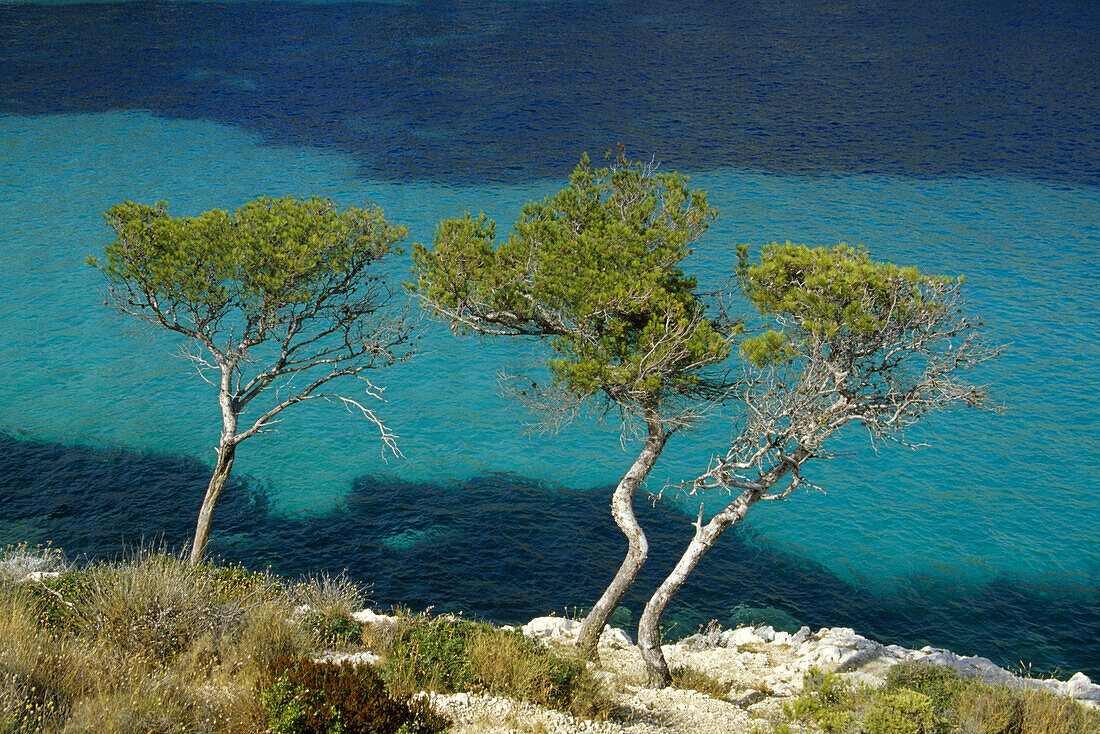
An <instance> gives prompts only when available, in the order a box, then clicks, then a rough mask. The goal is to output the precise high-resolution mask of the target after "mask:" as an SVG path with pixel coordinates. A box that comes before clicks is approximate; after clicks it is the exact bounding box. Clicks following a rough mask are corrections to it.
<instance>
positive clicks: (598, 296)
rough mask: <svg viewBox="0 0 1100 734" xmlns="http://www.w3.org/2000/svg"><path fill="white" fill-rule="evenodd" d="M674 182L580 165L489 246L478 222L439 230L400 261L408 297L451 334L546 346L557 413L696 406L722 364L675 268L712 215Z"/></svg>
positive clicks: (690, 287)
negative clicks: (409, 261) (581, 406)
mask: <svg viewBox="0 0 1100 734" xmlns="http://www.w3.org/2000/svg"><path fill="white" fill-rule="evenodd" d="M687 183H688V182H687V179H686V178H684V177H682V176H680V175H678V174H675V173H668V174H666V173H657V172H656V171H655V170H654V169H653V167H652V166H646V165H640V164H637V163H630V162H628V161H626V160H625V159H622V158H620V159H619V161H618V162H617V164H616V165H613V166H611V167H610V168H594V167H593V166H592V164H591V161H589V159H588V157H587V156H585V157H584V158H582V159H581V162H580V164H579V165H578V166H577V168H576V169H575V170H574V171H573V173H572V175H571V176H570V177H569V185H568V186H567V187H566V188H563V189H562V190H561V191H559V192H558V193H557V194H555V195H553V196H552V197H547V198H544V199H542V200H541V201H533V202H531V203H529V204H527V205H526V206H525V207H524V208H523V210H522V212H521V214H520V217H519V219H518V220H517V221H516V223H515V226H514V229H513V232H512V233H511V234H510V235H509V237H508V239H507V240H505V241H503V242H497V241H496V225H495V223H494V222H493V221H492V220H490V219H487V218H486V217H485V215H484V214H482V215H479V216H477V217H473V216H471V215H469V214H464V215H463V216H461V217H459V218H455V219H448V220H445V221H443V222H442V223H440V225H439V227H438V228H437V230H436V233H435V239H434V243H433V249H432V250H429V249H428V248H426V247H424V246H423V245H416V246H415V249H414V251H413V260H414V263H415V268H414V270H415V273H416V275H417V283H416V285H415V290H416V292H417V293H418V294H419V295H420V296H421V298H422V302H423V303H424V304H425V305H427V306H428V307H429V308H431V309H432V310H433V311H434V312H435V313H436V314H437V315H440V316H442V317H443V318H445V319H448V320H450V321H451V322H452V324H453V325H454V326H455V328H457V329H460V330H470V331H474V332H478V333H483V334H500V335H516V336H542V337H549V345H550V349H551V352H552V356H551V357H550V358H549V360H548V366H549V369H550V372H551V374H552V376H553V381H554V384H553V387H552V389H553V390H558V391H561V393H564V394H565V395H568V396H569V398H570V399H571V400H567V402H575V401H583V400H585V399H587V398H590V397H597V398H599V397H602V398H604V399H606V401H607V404H608V405H609V406H610V405H619V406H620V407H625V408H627V409H636V408H639V407H645V406H656V405H661V404H665V403H667V402H669V401H673V400H676V399H678V398H684V397H697V396H699V395H701V394H706V393H707V390H708V388H709V387H711V386H712V383H711V382H709V381H708V380H707V379H705V376H704V374H705V369H706V368H707V367H710V366H712V365H714V364H717V363H718V362H721V361H722V360H724V359H725V358H726V356H727V355H728V354H729V352H730V346H729V338H730V332H729V331H728V330H723V328H722V327H721V326H719V325H717V324H716V323H715V322H714V321H712V320H711V319H710V318H707V317H706V316H705V315H704V313H703V312H704V305H703V303H702V300H701V298H700V296H699V295H698V294H697V293H696V281H695V278H692V277H689V276H687V275H686V274H685V273H684V271H683V270H682V269H681V263H682V261H683V260H684V258H685V257H687V256H688V255H689V254H690V253H691V249H692V246H693V245H694V243H695V242H696V241H698V240H699V238H700V237H702V235H703V234H704V233H705V232H706V230H707V227H708V226H709V225H710V223H711V222H712V221H713V220H714V218H715V216H717V214H716V212H715V211H714V209H713V208H711V207H710V206H709V205H708V204H707V201H706V195H705V194H704V193H703V192H701V191H692V190H690V189H689V188H688V186H687ZM561 393H559V394H561ZM540 394H545V393H540Z"/></svg>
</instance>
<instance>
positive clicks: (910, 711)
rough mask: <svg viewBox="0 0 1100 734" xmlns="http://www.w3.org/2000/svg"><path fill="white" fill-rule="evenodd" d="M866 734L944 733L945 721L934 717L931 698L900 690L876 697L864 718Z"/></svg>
mask: <svg viewBox="0 0 1100 734" xmlns="http://www.w3.org/2000/svg"><path fill="white" fill-rule="evenodd" d="M864 727H865V729H866V730H867V734H941V733H942V734H946V733H947V731H948V730H949V729H948V727H947V724H946V722H944V721H943V720H942V719H940V718H939V717H937V716H936V713H935V708H934V706H933V704H932V699H931V698H929V697H928V696H926V695H924V694H923V693H917V692H916V691H912V690H907V689H903V690H900V691H896V692H893V693H886V692H884V693H881V694H879V695H877V696H875V697H874V698H873V699H872V701H871V705H870V707H869V709H868V711H867V715H866V718H865V719H864Z"/></svg>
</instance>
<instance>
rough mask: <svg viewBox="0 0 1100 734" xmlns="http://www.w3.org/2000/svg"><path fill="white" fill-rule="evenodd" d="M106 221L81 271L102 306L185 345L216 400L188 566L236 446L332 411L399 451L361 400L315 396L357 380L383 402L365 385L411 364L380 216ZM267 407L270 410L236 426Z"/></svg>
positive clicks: (305, 205) (392, 237)
mask: <svg viewBox="0 0 1100 734" xmlns="http://www.w3.org/2000/svg"><path fill="white" fill-rule="evenodd" d="M105 218H106V221H107V224H108V226H110V227H111V229H112V230H114V232H115V235H116V237H115V240H114V242H112V243H110V244H108V245H107V246H106V247H105V248H104V255H103V257H102V258H94V257H93V258H90V259H89V264H90V265H92V266H94V267H96V268H98V269H99V270H100V271H101V272H102V273H103V275H104V277H105V278H106V280H107V283H108V286H109V292H108V303H109V305H112V306H114V307H115V308H116V309H118V310H119V311H121V312H123V313H126V314H130V315H133V316H137V317H139V318H141V319H143V320H145V321H147V322H149V323H151V324H153V325H155V326H159V327H161V328H164V329H167V330H169V331H173V332H176V333H179V334H181V335H183V336H185V337H187V338H188V339H189V340H190V346H189V349H188V351H187V356H188V357H189V358H190V359H191V361H192V363H193V364H194V365H195V367H196V370H197V372H198V374H199V375H200V376H201V377H202V378H203V379H205V380H206V381H207V382H208V383H210V384H211V385H213V386H215V387H216V388H217V390H218V402H219V405H220V407H221V413H222V432H221V437H220V439H219V443H218V462H217V465H216V467H215V471H214V476H213V477H212V479H211V484H210V486H209V487H208V490H207V497H206V499H205V500H204V502H203V507H202V509H201V511H200V518H199V523H198V528H197V530H196V537H195V542H194V544H193V546H192V559H193V560H196V561H197V560H198V558H200V557H201V555H202V553H203V551H204V548H205V545H206V532H207V531H208V527H209V516H210V512H212V510H213V505H214V503H215V502H216V501H217V497H218V495H219V494H220V493H221V490H222V488H223V487H224V484H225V480H226V478H227V477H228V475H229V471H230V469H231V467H232V463H233V456H234V451H235V448H236V446H237V445H238V444H239V443H240V442H241V441H244V440H245V439H247V438H249V437H251V436H253V435H255V434H257V433H260V432H262V431H264V430H267V429H268V428H270V426H271V425H272V424H273V423H274V422H275V421H276V420H277V418H278V416H279V414H280V413H282V411H283V410H285V409H286V408H288V407H290V406H291V405H295V404H297V403H300V402H303V401H305V400H312V399H327V400H332V401H337V402H339V403H341V404H343V405H344V406H346V407H349V408H351V409H354V410H356V411H358V412H360V413H361V414H362V415H363V416H365V417H366V418H367V419H369V420H371V421H372V422H373V423H374V424H375V425H376V426H377V427H378V428H379V430H380V432H381V436H382V440H383V442H384V444H385V445H386V446H388V447H389V448H390V449H391V450H393V451H395V452H396V451H397V446H396V443H395V440H394V436H393V434H392V433H391V432H390V431H389V429H388V428H387V427H386V426H385V424H384V423H383V422H382V420H381V419H380V418H379V417H378V416H377V414H376V413H375V412H374V410H373V409H371V408H369V407H367V405H366V404H365V403H364V401H363V400H362V399H361V398H358V397H355V396H354V395H353V394H344V393H336V392H331V391H327V390H324V389H322V388H324V387H325V386H326V385H328V384H329V383H330V382H331V381H333V380H335V379H337V378H342V377H357V378H359V379H360V380H361V382H360V384H361V386H362V387H363V388H364V389H365V394H366V395H367V396H368V397H369V398H372V399H377V398H381V391H380V389H379V388H378V387H376V386H375V385H373V384H372V383H371V382H369V381H368V380H366V379H365V378H364V376H363V375H362V373H363V372H365V371H366V370H369V369H372V368H376V367H381V366H385V365H389V364H392V363H393V362H394V361H396V360H399V359H403V358H404V357H405V356H406V352H405V351H402V347H403V345H405V344H406V343H407V342H408V341H409V337H410V330H409V326H408V325H407V323H406V321H405V319H404V317H403V313H401V312H400V311H395V310H393V309H391V308H390V305H389V301H390V293H389V291H388V290H387V288H386V287H385V284H384V283H383V282H382V280H381V279H380V277H379V275H378V273H377V272H376V264H377V261H378V260H379V259H380V258H382V257H383V256H384V255H386V254H388V253H390V252H393V251H394V249H395V247H396V245H397V243H398V242H400V241H401V240H402V239H403V238H404V236H405V230H404V228H402V227H400V226H397V225H392V224H389V223H388V222H387V221H386V219H385V217H384V215H383V214H382V211H381V210H379V209H356V208H351V209H347V210H345V211H340V210H339V208H338V207H337V206H336V205H335V204H334V203H333V202H331V201H329V200H327V199H322V198H317V197H314V198H310V199H302V200H300V199H295V198H293V197H285V198H279V199H274V198H269V197H261V198H259V199H256V200H255V201H251V202H248V203H247V204H245V205H243V206H241V207H240V208H238V209H237V210H236V211H235V212H233V213H232V214H230V213H229V212H226V211H222V210H218V209H215V210H212V211H208V212H205V213H203V214H200V215H199V216H197V217H172V216H169V214H168V210H167V205H166V204H165V203H163V202H158V203H157V204H155V205H152V206H149V205H144V204H138V203H134V202H130V201H127V202H124V203H122V204H119V205H117V206H114V207H112V208H111V209H110V210H109V211H108V212H107V213H106V214H105ZM265 393H268V394H269V398H270V399H269V400H267V401H266V402H265V403H264V404H263V406H262V407H260V408H259V409H257V410H253V411H252V412H250V413H249V414H248V415H247V419H246V421H245V422H244V423H243V424H241V423H240V420H241V418H242V416H243V415H244V414H245V411H246V410H247V409H249V408H250V406H251V404H252V403H253V401H254V400H255V399H256V398H258V397H259V396H260V395H262V394H265ZM261 402H262V401H261Z"/></svg>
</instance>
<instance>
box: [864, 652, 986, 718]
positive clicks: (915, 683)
mask: <svg viewBox="0 0 1100 734" xmlns="http://www.w3.org/2000/svg"><path fill="white" fill-rule="evenodd" d="M966 685H967V683H966V681H965V680H963V678H962V677H961V676H960V675H959V674H958V673H956V672H955V671H954V670H951V669H950V668H945V667H943V666H942V665H929V664H928V663H922V662H919V661H917V662H908V663H899V664H898V665H895V666H894V667H893V668H891V669H890V672H889V673H887V674H886V685H885V686H884V690H886V691H890V692H893V691H902V690H910V691H916V692H917V693H922V694H924V695H925V696H928V698H929V699H931V701H932V705H933V706H934V707H935V709H936V711H937V712H940V713H943V712H944V711H946V710H947V709H948V708H949V707H950V706H951V705H952V703H953V702H954V700H955V697H956V696H958V694H959V692H960V691H961V690H962V689H963V688H965V687H966Z"/></svg>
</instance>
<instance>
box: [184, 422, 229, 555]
mask: <svg viewBox="0 0 1100 734" xmlns="http://www.w3.org/2000/svg"><path fill="white" fill-rule="evenodd" d="M236 452H237V445H236V444H235V443H229V444H226V443H224V442H223V443H222V444H221V445H219V446H218V461H217V462H216V463H215V464H214V474H213V475H212V476H211V477H210V484H208V485H207V487H206V496H205V497H203V499H202V507H201V508H200V509H199V520H198V523H196V525H195V540H194V541H193V542H192V543H191V565H192V566H194V565H195V564H197V563H199V562H201V561H202V557H203V555H204V554H205V553H206V542H207V540H208V539H209V537H210V517H211V515H213V514H214V505H216V504H217V503H218V498H219V497H221V494H222V490H223V489H225V483H226V481H227V480H228V479H229V472H230V471H232V470H233V456H234V455H235V454H236Z"/></svg>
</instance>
